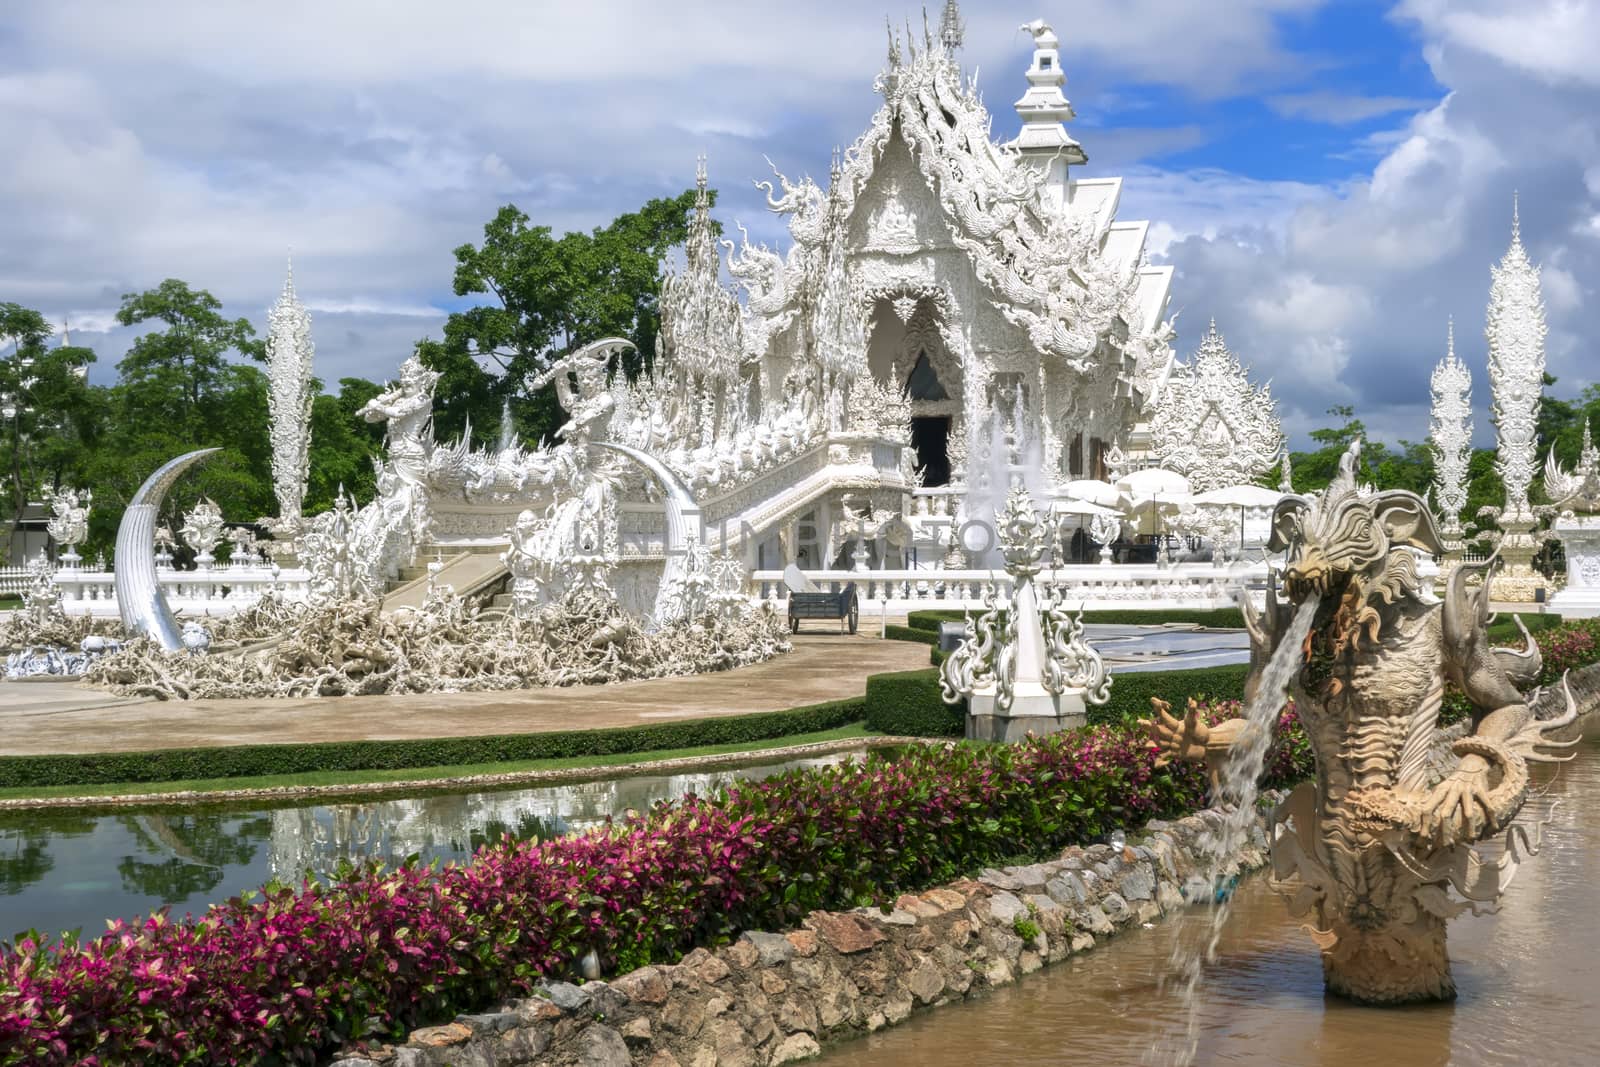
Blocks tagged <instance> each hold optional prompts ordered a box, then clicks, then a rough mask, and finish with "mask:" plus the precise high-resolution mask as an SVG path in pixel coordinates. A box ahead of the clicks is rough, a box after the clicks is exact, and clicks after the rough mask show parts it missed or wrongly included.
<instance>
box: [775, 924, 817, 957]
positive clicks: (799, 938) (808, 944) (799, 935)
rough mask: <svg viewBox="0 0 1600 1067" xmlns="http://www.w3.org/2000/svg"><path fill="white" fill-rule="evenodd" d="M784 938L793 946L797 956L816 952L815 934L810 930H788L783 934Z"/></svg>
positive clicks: (812, 954)
mask: <svg viewBox="0 0 1600 1067" xmlns="http://www.w3.org/2000/svg"><path fill="white" fill-rule="evenodd" d="M783 936H784V939H785V940H787V941H788V942H789V944H791V945H793V946H794V951H795V955H797V956H815V955H816V954H817V935H816V933H815V932H814V931H811V930H790V931H789V932H788V933H786V934H784V935H783Z"/></svg>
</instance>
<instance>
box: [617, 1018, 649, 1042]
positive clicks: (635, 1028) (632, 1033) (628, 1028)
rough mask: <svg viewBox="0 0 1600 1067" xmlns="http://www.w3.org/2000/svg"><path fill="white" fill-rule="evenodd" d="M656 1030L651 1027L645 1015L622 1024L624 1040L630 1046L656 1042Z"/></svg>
mask: <svg viewBox="0 0 1600 1067" xmlns="http://www.w3.org/2000/svg"><path fill="white" fill-rule="evenodd" d="M655 1036H656V1035H655V1029H654V1027H652V1026H651V1025H650V1020H649V1019H647V1018H645V1017H644V1016H643V1015H641V1016H639V1017H638V1018H637V1019H629V1020H628V1021H627V1022H626V1023H623V1024H622V1039H623V1040H624V1041H626V1042H628V1043H629V1044H630V1045H632V1044H639V1045H648V1044H649V1043H650V1042H651V1041H653V1040H655Z"/></svg>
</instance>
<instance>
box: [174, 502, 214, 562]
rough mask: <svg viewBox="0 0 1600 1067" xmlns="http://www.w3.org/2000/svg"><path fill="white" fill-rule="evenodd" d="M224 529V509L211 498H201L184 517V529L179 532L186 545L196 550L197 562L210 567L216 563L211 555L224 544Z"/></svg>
mask: <svg viewBox="0 0 1600 1067" xmlns="http://www.w3.org/2000/svg"><path fill="white" fill-rule="evenodd" d="M223 528H224V523H223V520H222V509H221V508H219V507H217V505H216V502H215V501H214V500H212V499H211V498H210V497H201V498H200V501H199V503H197V504H195V506H194V509H193V510H191V511H190V512H189V514H187V515H185V516H184V519H183V528H182V529H181V530H179V531H178V532H179V533H180V534H182V535H183V542H184V544H186V545H188V546H189V547H190V548H192V549H194V552H195V557H194V559H195V562H196V563H198V564H199V565H200V566H201V567H209V566H210V565H211V564H212V563H215V562H216V557H215V556H213V555H212V554H211V553H212V552H213V551H214V550H215V549H216V547H217V546H218V545H220V544H221V543H222V536H223Z"/></svg>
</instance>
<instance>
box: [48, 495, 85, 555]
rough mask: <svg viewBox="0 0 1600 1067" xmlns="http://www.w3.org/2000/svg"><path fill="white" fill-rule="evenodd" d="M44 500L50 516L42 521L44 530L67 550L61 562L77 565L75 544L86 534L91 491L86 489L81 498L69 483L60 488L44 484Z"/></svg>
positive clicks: (79, 543) (81, 542)
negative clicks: (47, 519)
mask: <svg viewBox="0 0 1600 1067" xmlns="http://www.w3.org/2000/svg"><path fill="white" fill-rule="evenodd" d="M44 499H45V503H47V504H48V505H49V506H50V519H49V521H48V522H46V523H45V532H46V533H48V534H49V535H50V537H51V539H52V540H53V541H55V543H56V544H58V545H60V546H61V547H62V548H64V549H66V552H65V554H63V556H62V557H61V558H62V560H63V562H65V563H66V564H67V565H68V566H76V565H77V562H78V559H79V556H78V551H77V550H78V546H79V545H81V544H83V542H84V541H86V540H87V539H88V537H89V505H90V504H91V503H93V501H94V494H93V493H92V492H89V491H85V492H84V493H83V494H82V496H81V497H80V495H79V493H78V491H77V490H76V489H73V488H71V487H68V486H63V487H62V488H60V489H52V488H49V487H46V488H45V491H44Z"/></svg>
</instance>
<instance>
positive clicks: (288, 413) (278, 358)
mask: <svg viewBox="0 0 1600 1067" xmlns="http://www.w3.org/2000/svg"><path fill="white" fill-rule="evenodd" d="M267 330H268V333H267V413H268V416H269V417H270V419H271V424H270V430H269V436H270V440H271V442H272V482H273V492H274V494H275V495H276V496H277V498H278V519H279V521H280V522H281V523H283V524H284V525H285V526H286V527H290V528H293V527H297V526H298V525H299V523H300V518H301V515H300V507H301V504H302V503H303V502H304V500H305V493H306V476H307V474H308V473H309V471H310V446H311V403H312V400H313V399H314V398H313V396H312V392H311V359H312V353H313V346H312V343H311V313H310V312H309V311H307V310H306V306H305V305H304V304H302V303H301V302H300V299H299V298H298V297H297V296H295V292H294V253H293V251H292V250H291V251H290V252H289V254H288V256H287V258H286V260H285V264H284V277H283V293H282V295H280V296H279V297H278V302H277V303H275V304H273V305H272V307H271V308H269V309H268V310H267Z"/></svg>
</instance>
